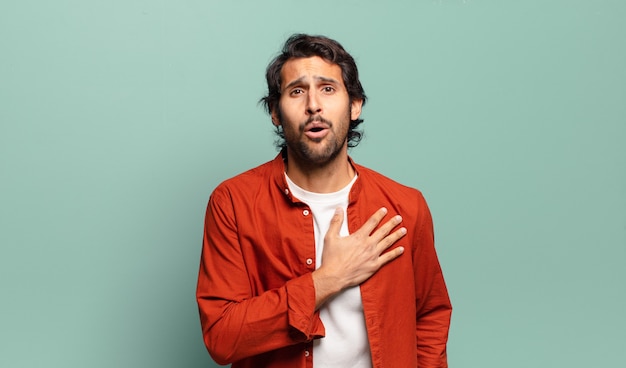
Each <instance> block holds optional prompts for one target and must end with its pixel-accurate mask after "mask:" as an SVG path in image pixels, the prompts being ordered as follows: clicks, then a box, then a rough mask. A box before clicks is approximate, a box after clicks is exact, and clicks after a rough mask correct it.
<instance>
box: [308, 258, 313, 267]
mask: <svg viewBox="0 0 626 368" xmlns="http://www.w3.org/2000/svg"><path fill="white" fill-rule="evenodd" d="M306 264H308V265H309V266H310V265H312V264H313V260H312V259H311V258H307V259H306Z"/></svg>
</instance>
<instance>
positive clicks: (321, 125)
mask: <svg viewBox="0 0 626 368" xmlns="http://www.w3.org/2000/svg"><path fill="white" fill-rule="evenodd" d="M281 81H282V82H281V86H280V89H281V97H280V100H279V104H278V105H279V107H278V110H279V111H273V112H272V122H273V123H274V125H276V126H278V125H282V127H283V132H284V133H285V141H286V143H287V149H288V152H289V153H291V154H293V155H295V156H296V157H295V158H296V159H299V160H303V161H304V162H306V163H311V164H324V163H328V162H329V161H331V160H332V159H333V158H335V157H337V155H338V154H339V153H340V152H342V151H344V150H345V151H346V152H347V135H348V129H349V126H350V120H355V119H357V118H358V117H359V115H360V114H361V106H362V104H363V101H362V100H355V101H352V102H350V98H349V96H348V91H347V90H346V87H345V85H344V83H343V77H342V73H341V67H339V65H337V64H332V63H329V62H327V61H326V60H324V59H322V58H320V57H317V56H315V57H310V58H298V59H290V60H288V61H287V62H286V63H285V64H284V65H283V68H282V70H281Z"/></svg>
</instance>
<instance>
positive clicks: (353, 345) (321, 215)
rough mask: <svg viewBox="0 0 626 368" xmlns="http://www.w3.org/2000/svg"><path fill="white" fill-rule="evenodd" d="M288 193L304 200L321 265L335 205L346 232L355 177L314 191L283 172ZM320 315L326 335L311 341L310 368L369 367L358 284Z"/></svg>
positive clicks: (334, 298)
mask: <svg viewBox="0 0 626 368" xmlns="http://www.w3.org/2000/svg"><path fill="white" fill-rule="evenodd" d="M285 178H286V179H287V184H288V185H289V189H290V190H291V193H292V194H293V195H294V196H295V197H296V198H298V199H299V200H301V201H302V202H304V203H306V204H307V205H308V206H309V207H310V208H311V212H312V213H313V225H314V228H315V264H316V268H319V267H320V266H321V264H322V251H323V249H324V235H326V232H327V231H328V228H329V226H330V220H331V218H332V217H333V215H334V214H335V209H336V208H337V207H342V208H343V213H344V220H343V224H342V225H341V230H340V235H341V236H347V235H349V233H348V219H347V208H348V195H349V193H350V188H352V185H353V184H354V182H355V181H356V176H355V177H354V179H353V180H352V181H351V182H350V183H349V184H348V185H347V186H346V187H345V188H343V189H341V190H340V191H338V192H334V193H313V192H309V191H306V190H304V189H302V188H300V187H298V186H297V185H296V184H295V183H294V182H292V181H291V180H290V179H289V177H288V176H287V175H286V174H285ZM320 318H321V320H322V323H324V328H325V329H326V337H324V338H321V339H316V340H315V341H314V342H313V367H315V368H331V367H333V368H335V367H352V368H371V367H372V359H371V354H370V348H369V341H368V339H367V329H366V327H365V317H364V315H363V303H362V301H361V290H360V288H359V287H358V286H355V287H352V288H349V289H345V290H343V291H342V292H340V293H339V294H337V295H335V296H334V297H333V298H332V299H330V300H328V301H327V302H326V303H325V304H324V305H323V306H322V307H321V308H320Z"/></svg>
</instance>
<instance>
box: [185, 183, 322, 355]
mask: <svg viewBox="0 0 626 368" xmlns="http://www.w3.org/2000/svg"><path fill="white" fill-rule="evenodd" d="M233 202H234V201H233V199H232V198H231V196H230V194H229V192H228V189H227V188H225V187H223V186H220V187H218V188H217V189H216V190H215V191H214V193H213V194H212V195H211V198H210V200H209V205H208V208H207V212H206V219H205V229H204V240H203V246H202V256H201V260H200V270H199V274H198V285H197V290H196V298H197V301H198V308H199V312H200V321H201V325H202V334H203V338H204V343H205V345H206V347H207V349H208V351H209V353H210V354H211V356H212V357H213V359H214V360H215V361H216V362H217V363H218V364H229V363H232V362H234V361H237V360H241V359H243V358H247V357H250V356H253V355H257V354H261V353H264V352H267V351H271V350H275V349H279V348H282V347H285V346H290V345H293V344H297V343H300V342H305V341H310V340H312V339H313V338H317V337H322V336H323V335H324V326H323V325H322V322H321V320H320V319H319V315H318V313H317V312H316V311H315V289H314V286H313V279H312V276H311V274H310V273H307V274H304V275H302V276H298V277H294V278H293V279H291V280H289V281H287V282H286V283H285V285H284V286H282V287H279V288H276V289H272V290H266V291H263V292H260V293H258V295H254V294H253V292H252V288H251V286H250V278H254V277H255V275H250V274H249V273H248V270H247V267H246V263H245V260H244V255H243V254H242V252H241V247H240V245H239V241H238V237H239V234H238V231H237V223H236V219H235V216H234V210H233V208H234V207H233V206H234V205H235V203H233ZM259 246H261V247H264V246H268V245H267V244H259Z"/></svg>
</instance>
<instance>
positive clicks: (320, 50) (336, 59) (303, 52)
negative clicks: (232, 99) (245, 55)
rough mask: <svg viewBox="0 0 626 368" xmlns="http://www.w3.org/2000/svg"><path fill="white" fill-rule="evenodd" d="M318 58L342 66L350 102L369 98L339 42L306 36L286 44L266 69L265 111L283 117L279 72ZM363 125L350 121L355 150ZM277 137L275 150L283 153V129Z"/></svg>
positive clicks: (284, 145)
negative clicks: (298, 60)
mask: <svg viewBox="0 0 626 368" xmlns="http://www.w3.org/2000/svg"><path fill="white" fill-rule="evenodd" d="M313 56H318V57H321V58H322V59H324V60H326V61H328V62H330V63H333V64H337V65H339V67H340V68H341V74H342V77H343V84H344V85H345V86H346V89H347V91H348V96H349V98H350V102H351V103H352V102H353V101H355V100H363V104H364V105H365V101H366V100H367V97H366V96H365V92H364V91H363V86H361V82H360V81H359V71H358V69H357V67H356V63H355V62H354V58H353V57H352V56H351V55H350V54H349V53H348V52H347V51H346V50H345V49H344V48H343V47H342V46H341V44H339V42H337V41H335V40H332V39H330V38H328V37H324V36H311V35H306V34H294V35H292V36H291V37H289V38H288V39H287V41H285V45H284V46H283V49H282V52H281V53H280V54H279V55H278V56H276V57H275V58H274V60H272V62H271V63H270V64H269V65H268V66H267V70H266V72H265V79H266V80H267V96H265V97H263V98H262V99H261V100H260V101H259V102H260V103H262V104H263V107H265V110H266V111H267V112H268V113H269V114H271V113H272V112H273V111H276V112H277V114H278V117H279V118H281V119H282V117H281V116H280V108H279V101H280V84H281V80H280V72H281V70H282V69H283V65H285V63H286V62H287V61H288V60H290V59H294V58H308V57H313ZM362 122H363V119H356V120H350V126H349V130H348V147H356V146H357V145H358V144H359V142H360V141H361V138H362V137H363V132H362V131H359V130H357V129H356V128H357V127H358V126H359V124H361V123H362ZM276 134H277V135H278V137H279V139H278V140H277V141H276V146H277V147H278V148H280V149H284V148H285V147H286V143H285V136H284V134H283V131H282V128H281V127H279V126H278V127H276Z"/></svg>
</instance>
